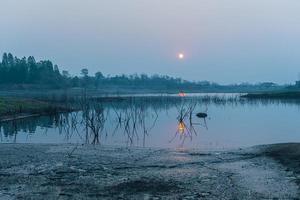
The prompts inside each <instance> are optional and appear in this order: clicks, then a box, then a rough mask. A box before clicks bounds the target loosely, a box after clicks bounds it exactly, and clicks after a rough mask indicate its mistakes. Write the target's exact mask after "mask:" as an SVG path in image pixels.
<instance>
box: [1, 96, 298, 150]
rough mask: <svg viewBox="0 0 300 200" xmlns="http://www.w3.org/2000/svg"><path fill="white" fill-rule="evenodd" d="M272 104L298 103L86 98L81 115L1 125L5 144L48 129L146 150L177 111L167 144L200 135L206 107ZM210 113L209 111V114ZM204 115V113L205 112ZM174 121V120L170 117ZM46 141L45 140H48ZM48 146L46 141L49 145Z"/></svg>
mask: <svg viewBox="0 0 300 200" xmlns="http://www.w3.org/2000/svg"><path fill="white" fill-rule="evenodd" d="M270 103H273V104H274V103H278V104H279V103H280V104H290V103H293V104H294V103H298V102H294V101H293V102H289V101H270V100H266V101H263V100H260V101H254V100H245V99H240V98H237V97H229V98H226V99H225V98H216V97H207V96H204V97H201V98H199V97H170V96H156V97H126V98H116V99H109V100H107V101H103V99H97V98H87V97H83V98H81V99H79V100H78V101H77V104H78V105H77V106H78V108H79V109H78V110H80V111H78V112H71V113H61V114H54V115H49V116H41V117H33V118H25V119H19V120H13V121H8V122H2V123H0V136H1V137H0V139H1V141H2V142H5V141H9V142H18V137H17V135H18V133H21V132H22V133H27V137H30V136H31V135H33V134H34V133H36V132H37V127H39V130H38V131H40V130H41V129H42V131H43V133H42V134H44V135H47V134H48V132H47V130H48V128H55V129H58V133H59V134H60V135H63V137H64V138H65V140H66V141H71V140H72V138H74V137H76V138H79V140H80V141H81V142H82V143H89V144H100V143H102V142H103V139H104V138H106V137H113V136H115V135H116V134H117V133H119V134H122V135H123V137H125V140H126V144H127V145H128V146H134V145H137V144H140V143H141V144H142V146H146V141H147V137H148V136H149V135H150V134H151V130H152V129H153V128H154V127H155V125H156V122H157V121H158V119H159V116H162V115H167V116H169V111H170V110H172V113H173V111H174V109H175V110H176V115H177V116H176V115H175V116H176V117H177V118H176V126H177V128H176V133H175V134H174V135H170V138H169V139H167V141H170V142H174V141H175V140H177V139H178V140H179V142H180V145H183V144H184V142H185V141H186V140H187V139H189V140H192V139H193V138H194V137H195V136H197V135H198V133H197V131H196V130H198V128H196V127H197V126H201V127H205V128H207V125H206V119H205V118H203V119H202V118H197V117H196V114H197V113H196V111H197V112H199V111H201V110H198V109H200V107H203V105H209V104H214V105H215V106H228V105H229V106H236V105H237V104H239V105H242V106H244V105H249V104H250V105H263V106H264V105H268V104H270ZM206 111H207V110H206ZM206 111H205V112H206ZM169 117H170V118H173V117H174V116H169ZM46 139H47V137H45V140H46ZM46 142H47V141H46Z"/></svg>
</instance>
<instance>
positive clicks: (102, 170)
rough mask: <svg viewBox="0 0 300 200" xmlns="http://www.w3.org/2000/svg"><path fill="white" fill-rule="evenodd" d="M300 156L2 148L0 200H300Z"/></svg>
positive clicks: (251, 151)
mask: <svg viewBox="0 0 300 200" xmlns="http://www.w3.org/2000/svg"><path fill="white" fill-rule="evenodd" d="M299 155H300V144H279V145H265V146H258V147H253V148H248V149H240V150H233V151H226V152H224V151H221V152H203V151H199V150H175V149H144V148H134V149H132V148H131V149H127V148H119V147H103V146H102V147H101V146H96V147H94V146H90V145H87V146H86V145H84V146H76V145H69V144H66V145H51V144H49V145H38V144H1V145H0V158H1V159H0V199H1V200H2V199H262V198H264V199H272V198H277V199H297V198H298V196H299V188H298V185H299V183H300V181H299V180H300V174H299V173H300V167H299V166H300V165H299V164H300V156H299ZM299 197H300V196H299Z"/></svg>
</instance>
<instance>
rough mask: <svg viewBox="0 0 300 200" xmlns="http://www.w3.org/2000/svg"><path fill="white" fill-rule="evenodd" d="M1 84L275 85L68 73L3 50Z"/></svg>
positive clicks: (162, 87) (85, 71)
mask: <svg viewBox="0 0 300 200" xmlns="http://www.w3.org/2000/svg"><path fill="white" fill-rule="evenodd" d="M0 84H1V85H16V84H17V85H23V84H28V85H36V86H47V87H52V88H70V87H84V88H106V87H107V86H114V87H120V88H129V89H156V90H169V89H177V90H185V89H191V90H203V89H204V90H205V89H207V90H224V89H231V90H234V89H237V88H240V89H241V88H244V89H249V88H257V87H263V88H269V87H276V85H275V84H273V83H262V84H260V85H251V84H240V85H228V86H221V85H218V84H216V83H211V82H208V81H198V82H193V81H186V80H183V79H181V78H174V77H170V76H166V75H164V76H162V75H152V76H148V75H146V74H140V75H138V74H132V75H124V74H123V75H115V76H110V75H108V76H104V75H103V74H102V73H101V72H97V73H95V74H94V75H90V74H89V71H88V69H86V68H84V69H82V70H81V75H80V76H71V75H70V74H69V72H68V71H65V70H62V71H60V69H59V67H58V66H57V65H54V64H53V63H52V62H51V61H49V60H41V61H36V60H35V58H34V57H33V56H29V57H28V58H26V57H23V58H18V57H16V56H13V55H12V54H11V53H4V54H3V56H2V61H1V62H0Z"/></svg>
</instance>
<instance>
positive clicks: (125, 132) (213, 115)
mask: <svg viewBox="0 0 300 200" xmlns="http://www.w3.org/2000/svg"><path fill="white" fill-rule="evenodd" d="M95 110H96V111H97V112H96V114H95V115H94V117H95V118H97V119H95V118H92V117H91V118H90V123H88V124H89V125H90V124H91V123H92V124H93V123H94V127H91V126H89V125H88V126H87V123H86V121H85V118H84V115H85V113H84V112H83V111H79V112H73V113H64V114H57V115H52V116H41V117H34V118H27V119H22V120H16V121H11V122H6V123H2V124H1V129H0V130H1V134H0V141H1V142H2V143H13V142H15V143H80V144H81V143H99V144H102V145H117V146H141V147H163V148H169V147H171V148H173V147H184V148H200V149H209V150H214V149H226V148H236V147H247V146H253V145H258V144H271V143H283V142H300V129H299V128H300V125H299V124H300V118H299V114H300V103H299V102H297V101H279V100H277V101H269V100H245V99H240V98H238V97H237V96H236V95H233V94H227V95H224V94H218V95H216V94H209V95H208V94H205V95H204V94H201V95H197V94H193V95H188V96H187V97H183V98H179V97H177V96H174V95H170V96H169V95H163V96H159V95H157V96H151V95H143V96H136V97H132V98H129V100H128V99H127V100H123V101H120V102H119V101H117V102H105V103H99V104H97V106H96V109H95ZM90 112H92V111H90ZM199 112H201V113H206V114H207V115H208V116H207V117H206V118H198V117H197V116H196V114H197V113H199ZM90 115H91V116H92V114H90ZM92 129H96V132H97V133H99V135H98V136H95V134H93V130H92ZM87 130H88V131H87ZM95 137H97V139H95Z"/></svg>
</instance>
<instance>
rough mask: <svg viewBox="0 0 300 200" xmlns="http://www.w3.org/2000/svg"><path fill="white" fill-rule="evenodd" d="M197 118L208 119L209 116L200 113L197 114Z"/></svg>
mask: <svg viewBox="0 0 300 200" xmlns="http://www.w3.org/2000/svg"><path fill="white" fill-rule="evenodd" d="M196 116H197V117H199V118H206V117H207V114H206V113H201V112H200V113H197V114H196Z"/></svg>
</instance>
